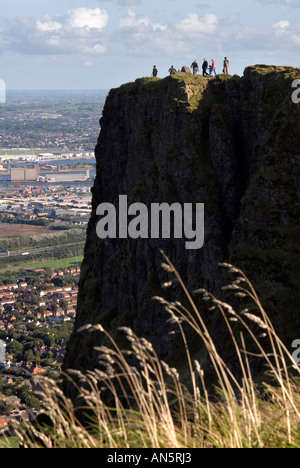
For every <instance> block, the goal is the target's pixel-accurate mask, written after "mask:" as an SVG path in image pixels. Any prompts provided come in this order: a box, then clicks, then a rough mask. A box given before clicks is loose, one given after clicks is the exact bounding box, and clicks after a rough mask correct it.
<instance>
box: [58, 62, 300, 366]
mask: <svg viewBox="0 0 300 468" xmlns="http://www.w3.org/2000/svg"><path fill="white" fill-rule="evenodd" d="M299 75H300V70H299V69H295V68H292V67H271V66H265V65H257V66H253V67H248V68H246V69H245V71H244V76H243V77H239V76H232V77H231V76H225V75H219V76H218V77H217V78H212V79H208V78H203V77H202V76H193V75H190V74H189V75H188V74H186V75H185V74H180V75H173V76H169V77H167V78H164V79H161V80H160V79H157V78H143V79H138V80H136V81H135V82H134V83H129V84H126V85H123V86H121V87H120V88H118V89H113V90H111V91H110V93H109V95H108V97H107V100H106V104H105V108H104V111H103V117H102V119H101V121H100V123H101V132H100V136H99V140H98V143H97V146H96V152H95V154H96V160H97V176H96V179H95V183H94V187H93V189H92V192H93V204H92V214H91V218H90V222H89V226H88V230H87V242H86V247H85V256H84V261H83V265H82V272H81V278H80V288H79V300H78V311H77V317H76V323H75V329H74V332H73V334H72V336H71V338H70V340H69V343H68V345H67V352H66V357H65V361H64V369H65V370H66V369H88V368H93V366H94V365H95V362H96V360H95V359H96V358H95V352H94V350H93V347H94V346H95V345H97V344H99V338H98V337H96V336H95V335H91V334H88V333H77V331H78V329H79V328H80V327H82V326H83V325H85V324H88V323H92V324H95V323H101V324H102V325H103V326H104V327H105V328H106V329H107V330H108V331H109V332H110V333H112V335H113V336H116V335H117V329H118V327H120V326H128V327H131V328H133V329H134V331H135V332H136V333H137V334H138V335H140V336H144V337H145V338H147V339H148V340H149V341H151V342H152V344H153V346H154V348H155V349H156V350H157V352H158V354H159V356H161V357H163V358H164V359H169V360H170V362H173V363H174V362H176V360H177V361H178V360H180V357H179V354H180V353H179V347H180V345H179V342H178V338H176V335H175V338H174V335H170V334H169V331H170V327H171V326H172V325H170V324H168V323H167V319H168V314H167V312H165V310H164V309H163V307H162V305H161V304H159V303H158V302H156V301H153V300H152V297H153V296H157V295H160V296H165V295H166V294H167V295H168V298H172V299H174V300H183V298H182V297H181V294H182V293H181V292H180V290H179V289H178V287H177V286H176V285H175V286H174V287H172V288H170V289H169V290H167V291H165V290H163V289H162V288H161V284H162V283H163V282H164V281H166V280H167V279H168V274H167V273H166V272H165V271H164V270H163V269H162V268H161V263H162V260H163V259H162V255H161V252H160V249H162V250H163V251H164V252H165V253H166V255H167V256H168V257H169V258H170V259H171V261H172V262H173V263H174V265H175V267H176V268H177V269H178V271H179V272H180V274H181V275H182V277H183V279H184V281H185V283H186V285H187V287H188V289H189V290H190V291H192V290H194V289H196V288H206V289H208V290H209V291H211V292H212V293H214V294H217V295H218V294H221V286H222V281H223V278H222V275H223V269H222V268H221V267H220V266H219V263H220V262H224V261H227V262H231V263H233V264H235V265H237V266H239V267H241V268H242V269H243V270H244V271H245V273H246V274H247V275H248V276H249V278H250V279H251V280H252V282H253V283H254V285H255V286H256V287H257V291H258V293H259V295H260V298H261V300H262V302H263V305H265V307H266V309H267V311H268V313H269V315H270V317H271V319H272V320H273V322H274V324H275V326H276V328H277V330H278V331H279V334H280V336H281V337H282V338H283V339H284V340H285V342H286V343H287V345H288V346H291V342H292V341H293V340H294V339H296V338H300V319H299V302H300V292H299V291H300V288H299V285H300V268H299V265H300V247H299V239H300V235H299V214H300V210H299V197H300V165H299V163H300V145H299V143H300V137H299V135H300V104H295V103H293V101H292V93H293V91H294V90H293V88H292V82H293V80H295V79H296V78H299ZM119 195H127V196H128V204H132V203H134V202H140V203H144V204H145V205H146V206H148V207H150V205H151V203H162V202H165V203H168V204H172V203H175V202H177V203H180V204H181V205H183V204H184V203H194V204H195V203H204V205H205V242H204V246H203V248H201V249H198V250H187V249H186V248H185V240H184V239H174V238H172V237H171V238H170V239H151V238H149V239H130V238H128V239H118V238H117V239H105V240H101V239H99V238H98V236H97V234H96V225H97V221H99V216H97V215H96V209H97V206H98V205H99V204H101V203H103V202H107V203H112V204H113V205H114V206H116V207H118V204H119ZM210 313H211V323H212V324H213V327H214V328H215V329H217V328H218V320H214V316H213V312H210ZM120 343H121V338H120ZM222 346H224V347H225V346H226V343H223V344H222V334H220V347H221V348H222ZM192 349H193V351H194V352H195V353H199V352H200V353H201V344H199V343H197V344H194V346H193V344H192ZM224 349H225V348H224Z"/></svg>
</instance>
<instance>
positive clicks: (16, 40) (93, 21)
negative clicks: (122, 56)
mask: <svg viewBox="0 0 300 468" xmlns="http://www.w3.org/2000/svg"><path fill="white" fill-rule="evenodd" d="M108 20H109V16H108V13H107V12H106V11H105V10H101V9H100V8H95V9H88V8H77V9H74V10H70V11H68V12H67V13H66V14H65V15H64V16H55V17H51V16H49V15H46V16H44V17H43V18H41V19H37V20H34V19H32V18H29V17H18V18H17V19H16V20H14V21H10V22H6V24H5V28H4V30H3V31H1V30H0V33H1V36H2V37H1V36H0V41H1V40H2V38H3V39H4V38H5V40H6V48H7V49H8V50H14V51H17V52H21V53H25V54H30V55H61V54H78V53H85V54H92V55H95V54H103V53H105V52H106V48H105V46H104V45H102V44H101V42H102V41H101V39H103V30H104V28H105V27H106V26H107V24H108Z"/></svg>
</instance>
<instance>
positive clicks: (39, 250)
mask: <svg viewBox="0 0 300 468" xmlns="http://www.w3.org/2000/svg"><path fill="white" fill-rule="evenodd" d="M83 244H85V241H82V242H75V243H73V244H60V245H59V247H75V246H76V245H83ZM57 247H58V246H57V245H56V246H55V245H53V246H51V247H36V248H34V249H24V250H20V251H19V250H18V251H10V252H9V255H7V253H0V258H6V257H8V256H9V257H24V256H28V255H36V254H42V253H44V252H49V250H50V251H51V250H54V249H56V248H57Z"/></svg>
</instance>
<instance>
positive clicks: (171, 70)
mask: <svg viewBox="0 0 300 468" xmlns="http://www.w3.org/2000/svg"><path fill="white" fill-rule="evenodd" d="M169 73H170V75H175V73H176V68H174V67H173V65H171V68H169Z"/></svg>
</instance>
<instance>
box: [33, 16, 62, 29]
mask: <svg viewBox="0 0 300 468" xmlns="http://www.w3.org/2000/svg"><path fill="white" fill-rule="evenodd" d="M62 26H63V25H62V24H61V23H58V22H57V21H52V20H51V18H49V16H46V17H44V18H43V20H42V21H40V20H37V22H36V28H37V29H38V30H39V31H42V32H47V31H51V32H52V31H58V30H59V29H61V28H62Z"/></svg>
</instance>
